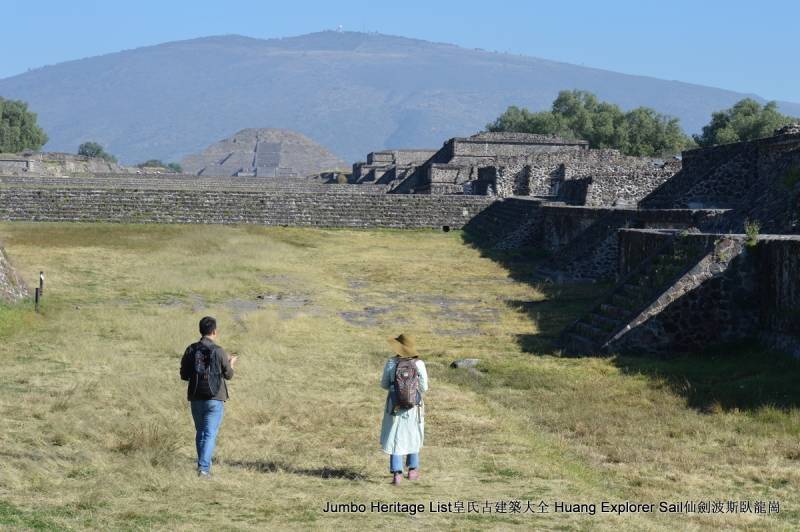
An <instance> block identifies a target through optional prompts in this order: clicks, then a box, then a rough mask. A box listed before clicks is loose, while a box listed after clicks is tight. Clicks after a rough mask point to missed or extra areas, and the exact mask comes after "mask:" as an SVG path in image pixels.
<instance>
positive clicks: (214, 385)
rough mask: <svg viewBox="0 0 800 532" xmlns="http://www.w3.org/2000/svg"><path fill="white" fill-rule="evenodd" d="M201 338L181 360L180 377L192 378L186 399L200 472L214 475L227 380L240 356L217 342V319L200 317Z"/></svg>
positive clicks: (187, 349) (230, 377) (187, 350)
mask: <svg viewBox="0 0 800 532" xmlns="http://www.w3.org/2000/svg"><path fill="white" fill-rule="evenodd" d="M200 335H201V338H200V341H199V342H196V343H193V344H192V345H190V346H189V347H187V348H186V351H185V352H184V354H183V358H182V359H181V379H183V380H185V381H189V386H188V390H187V398H188V399H189V402H190V403H191V405H192V418H193V419H194V427H195V431H196V434H195V444H196V445H197V474H198V475H199V476H200V477H202V478H210V477H211V457H212V455H213V454H214V446H215V444H216V441H217V432H218V431H219V426H220V424H221V423H222V415H223V413H224V412H225V401H227V400H228V385H227V384H226V382H225V381H226V380H230V379H232V378H233V366H234V364H236V360H237V359H238V357H236V356H233V357H228V355H227V353H225V351H223V349H222V348H221V347H220V346H218V345H217V344H216V340H217V338H218V334H217V320H215V319H214V318H212V317H210V316H206V317H205V318H203V319H202V320H200Z"/></svg>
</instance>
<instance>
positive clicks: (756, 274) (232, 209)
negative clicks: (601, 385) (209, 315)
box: [0, 126, 800, 356]
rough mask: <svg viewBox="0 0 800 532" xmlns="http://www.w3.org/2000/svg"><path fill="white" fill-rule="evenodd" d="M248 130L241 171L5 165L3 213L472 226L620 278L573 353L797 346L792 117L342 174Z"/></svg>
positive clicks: (406, 160)
mask: <svg viewBox="0 0 800 532" xmlns="http://www.w3.org/2000/svg"><path fill="white" fill-rule="evenodd" d="M247 138H249V139H250V141H253V142H251V144H249V145H248V146H249V147H248V150H250V151H249V152H248V153H250V156H249V157H250V159H249V161H250V162H249V163H248V164H251V166H249V167H247V168H249V170H247V171H245V170H244V169H243V168H244V167H242V165H241V164H240V162H242V161H244V159H243V160H242V161H238V159H237V161H238V162H237V161H233V159H234V156H233V155H231V157H228V158H227V159H226V158H225V157H223V159H224V160H220V161H218V162H217V163H215V164H217V166H219V167H220V168H221V167H225V168H226V170H225V173H227V172H228V170H232V173H238V174H240V175H239V176H238V177H232V176H231V174H228V176H227V177H213V176H211V175H210V174H207V173H206V172H205V171H203V172H202V173H201V175H200V176H189V175H172V176H146V175H131V174H122V175H120V174H101V173H97V174H93V175H91V176H83V177H69V178H63V177H54V176H52V175H50V176H34V175H32V172H25V173H24V175H10V176H9V175H7V176H0V220H49V221H111V222H138V223H162V222H163V223H197V222H205V223H254V224H264V225H298V226H325V227H364V228H370V227H396V228H418V227H428V228H437V229H448V230H449V229H458V228H462V227H463V228H464V229H465V234H466V236H467V238H468V240H470V241H471V242H472V243H473V244H474V245H476V246H478V247H480V248H482V249H485V250H487V252H488V251H493V250H504V249H511V248H518V249H521V250H524V249H526V248H528V247H531V248H536V249H538V250H540V251H545V252H546V253H547V255H548V256H547V259H546V260H544V262H543V263H542V264H541V266H540V267H539V270H538V271H537V273H536V274H535V277H534V279H532V281H534V282H540V283H559V282H565V281H572V282H598V281H602V282H609V283H612V284H613V288H611V289H610V290H609V291H608V293H606V294H605V295H604V296H603V297H602V298H601V299H600V300H598V301H597V304H596V305H595V306H594V308H593V309H592V310H591V311H590V312H589V313H588V314H587V315H586V316H584V317H582V318H581V319H580V320H578V321H577V322H575V323H574V324H572V325H571V326H570V327H568V328H567V329H566V330H565V331H564V333H563V335H562V338H561V345H562V348H563V349H564V351H565V352H567V353H575V354H595V353H611V352H633V353H644V352H652V353H677V352H685V351H696V350H698V349H700V348H702V347H704V346H707V345H709V344H715V343H720V342H730V341H738V340H741V339H745V338H757V339H759V340H760V341H762V342H763V343H764V344H765V345H767V346H769V347H772V348H776V349H780V350H783V351H787V352H791V353H793V354H795V355H797V356H800V314H798V312H797V310H796V309H797V308H800V289H798V280H800V235H798V233H800V127H798V126H789V127H786V128H782V129H781V130H778V131H776V134H775V135H774V136H772V137H769V138H764V139H759V140H755V141H750V142H741V143H736V144H728V145H722V146H717V147H714V148H708V149H696V150H690V151H686V152H684V153H683V154H682V157H681V158H679V159H669V160H658V159H653V158H642V157H628V156H624V155H622V154H620V153H619V152H618V151H616V150H608V149H602V150H596V149H589V147H588V145H587V143H585V142H582V141H568V140H564V139H558V138H555V137H546V136H540V135H524V134H502V133H480V134H477V135H474V136H472V137H468V138H454V139H450V140H448V141H447V142H445V143H444V145H443V147H442V148H441V149H439V150H382V151H376V152H372V153H370V154H369V155H368V157H367V161H366V162H360V163H356V164H355V165H353V174H352V176H351V179H350V181H351V182H350V183H349V184H343V183H335V184H324V183H322V182H320V181H312V180H298V179H292V178H287V177H275V174H276V169H278V168H281V167H280V166H277V165H275V164H273V163H275V161H273V160H272V159H270V163H269V164H270V165H272V166H269V165H267V164H266V163H264V161H267V159H268V158H263V159H259V158H258V155H257V154H258V151H259V150H260V149H261V148H260V146H261V143H262V140H263V139H262V137H259V136H258V135H255V136H253V135H249V136H248V137H247ZM260 139H261V140H260ZM250 141H248V142H250ZM237 142H238V141H237ZM264 142H266V141H264ZM226 149H227V148H226ZM223 151H224V150H223ZM245 151H247V150H245ZM220 153H221V152H220ZM230 153H232V152H230ZM237 157H238V156H237ZM281 160H282V159H281ZM228 161H232V162H230V166H225V165H228V164H229V163H228ZM260 163H264V164H260ZM276 164H277V163H276ZM281 164H282V163H281ZM321 164H322V163H320V164H319V165H321ZM319 165H318V166H319ZM234 167H237V168H236V169H235V168H234ZM204 168H205V167H204ZM259 168H264V169H267V170H264V171H260V170H259ZM268 169H272V170H268ZM233 170H235V171H233ZM240 170H241V171H240ZM263 172H267V173H271V174H272V175H271V176H270V177H271V178H270V179H264V177H263ZM245 174H248V175H245Z"/></svg>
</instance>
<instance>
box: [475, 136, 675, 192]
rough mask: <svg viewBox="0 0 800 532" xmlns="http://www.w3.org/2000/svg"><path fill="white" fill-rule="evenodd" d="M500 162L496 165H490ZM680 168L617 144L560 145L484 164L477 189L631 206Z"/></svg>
mask: <svg viewBox="0 0 800 532" xmlns="http://www.w3.org/2000/svg"><path fill="white" fill-rule="evenodd" d="M493 167H494V168H496V169H495V170H492V168H493ZM679 169H680V163H679V162H677V161H668V162H666V163H665V162H663V161H658V160H655V159H651V158H647V157H628V156H624V155H622V154H621V153H620V152H619V151H617V150H559V151H555V152H552V153H535V154H532V155H526V156H524V157H505V158H498V159H497V160H496V161H495V162H494V163H493V165H492V166H490V167H485V168H481V170H480V171H479V172H478V176H477V177H478V179H479V181H485V182H488V183H486V184H484V185H483V186H481V185H478V186H477V187H476V190H485V189H486V188H487V187H488V186H491V187H492V188H494V189H495V190H496V191H497V194H498V196H501V197H508V196H520V195H534V196H545V197H551V198H554V199H558V200H560V201H565V202H567V203H570V204H573V205H590V206H615V205H620V206H622V205H628V206H633V205H636V203H637V202H638V201H639V200H640V199H642V198H644V197H646V196H647V195H648V194H650V192H652V191H653V190H655V189H656V188H657V187H659V186H660V185H661V184H662V183H664V182H665V181H667V180H668V179H669V178H670V177H672V176H673V175H674V174H675V173H676V172H677V171H678V170H679Z"/></svg>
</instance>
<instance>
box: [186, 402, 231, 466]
mask: <svg viewBox="0 0 800 532" xmlns="http://www.w3.org/2000/svg"><path fill="white" fill-rule="evenodd" d="M190 402H191V404H192V418H194V428H195V431H196V434H195V438H194V441H195V444H196V445H197V469H198V470H199V471H206V472H207V471H209V470H210V469H211V456H212V455H213V454H214V445H216V443H217V432H218V431H219V426H220V424H221V423H222V414H223V413H224V412H225V402H224V401H217V400H215V399H209V400H205V401H203V400H198V401H190Z"/></svg>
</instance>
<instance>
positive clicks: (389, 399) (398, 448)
mask: <svg viewBox="0 0 800 532" xmlns="http://www.w3.org/2000/svg"><path fill="white" fill-rule="evenodd" d="M389 344H390V345H391V347H392V350H393V351H394V352H395V353H397V356H394V357H392V358H390V359H389V360H387V361H386V364H385V365H384V367H383V376H382V377H381V387H382V388H383V389H384V390H388V392H389V393H388V394H387V396H386V407H385V408H384V411H383V423H382V424H381V447H382V448H383V452H385V453H386V454H388V455H390V456H389V472H390V473H391V474H392V484H394V485H397V484H400V481H401V480H402V479H403V457H404V456H405V457H406V466H407V467H408V480H417V479H418V478H419V450H420V449H421V448H422V443H423V440H424V438H425V404H424V403H423V401H422V395H423V394H424V393H425V392H427V391H428V372H427V371H426V369H425V363H424V362H423V361H422V360H419V358H418V355H417V350H416V348H415V346H414V340H413V339H412V338H411V337H410V336H408V335H404V334H401V335H400V336H398V337H397V338H390V339H389Z"/></svg>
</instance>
